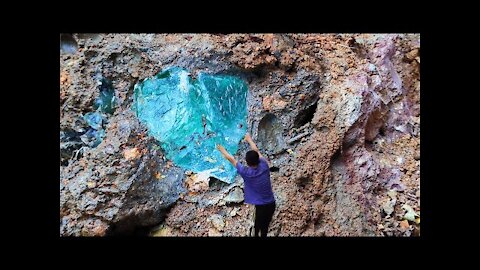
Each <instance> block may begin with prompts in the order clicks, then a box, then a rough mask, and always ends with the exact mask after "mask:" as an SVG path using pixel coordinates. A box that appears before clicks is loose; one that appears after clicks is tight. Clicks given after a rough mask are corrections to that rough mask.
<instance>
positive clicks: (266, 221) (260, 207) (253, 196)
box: [217, 133, 275, 237]
mask: <svg viewBox="0 0 480 270" xmlns="http://www.w3.org/2000/svg"><path fill="white" fill-rule="evenodd" d="M245 141H247V142H248V144H249V145H250V148H251V149H252V150H250V151H248V152H247V154H246V156H245V160H246V162H247V166H244V165H242V164H241V163H240V162H237V161H236V160H235V158H234V157H233V156H232V155H230V153H228V152H227V150H225V148H224V147H223V146H221V145H217V149H218V150H219V151H220V152H221V153H222V155H223V156H224V157H225V158H226V159H227V160H228V161H230V163H232V164H233V166H235V168H237V171H238V173H239V174H240V175H241V176H242V178H243V181H244V185H245V189H244V191H245V203H249V204H253V205H255V237H258V236H259V235H258V233H259V232H260V236H261V237H267V232H268V226H269V225H270V221H271V220H272V216H273V213H274V212H275V197H274V196H273V191H272V184H271V182H270V168H269V165H268V162H267V160H266V159H265V158H264V157H263V156H262V154H260V151H258V148H257V146H256V145H255V143H254V142H253V140H252V138H251V137H250V134H248V133H247V134H246V135H245Z"/></svg>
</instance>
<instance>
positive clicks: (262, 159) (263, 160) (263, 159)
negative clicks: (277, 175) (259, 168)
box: [260, 157, 270, 168]
mask: <svg viewBox="0 0 480 270" xmlns="http://www.w3.org/2000/svg"><path fill="white" fill-rule="evenodd" d="M260 162H261V163H263V165H264V166H265V167H267V168H269V167H270V166H269V165H268V161H267V160H266V159H265V158H264V157H261V158H260Z"/></svg>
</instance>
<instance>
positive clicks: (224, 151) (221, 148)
mask: <svg viewBox="0 0 480 270" xmlns="http://www.w3.org/2000/svg"><path fill="white" fill-rule="evenodd" d="M217 149H218V151H220V153H222V155H223V157H225V158H226V159H227V160H228V161H230V163H232V164H233V166H234V167H237V161H236V160H235V158H234V157H233V156H232V155H230V153H228V152H227V150H225V148H224V147H223V146H222V145H220V144H217Z"/></svg>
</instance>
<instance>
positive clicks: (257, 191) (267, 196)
mask: <svg viewBox="0 0 480 270" xmlns="http://www.w3.org/2000/svg"><path fill="white" fill-rule="evenodd" d="M237 171H238V173H239V174H240V175H241V176H242V178H243V181H244V186H245V188H244V192H245V202H246V203H249V204H254V205H262V204H268V203H272V202H274V201H275V197H274V196H273V191H272V184H271V182H270V168H269V166H268V163H267V161H266V160H265V159H264V158H260V159H259V164H258V166H257V167H256V168H253V167H249V166H243V165H242V164H241V163H240V162H238V163H237Z"/></svg>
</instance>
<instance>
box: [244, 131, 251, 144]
mask: <svg viewBox="0 0 480 270" xmlns="http://www.w3.org/2000/svg"><path fill="white" fill-rule="evenodd" d="M251 140H252V137H250V133H248V132H247V134H245V141H247V142H250V141H251Z"/></svg>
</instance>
